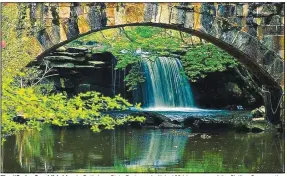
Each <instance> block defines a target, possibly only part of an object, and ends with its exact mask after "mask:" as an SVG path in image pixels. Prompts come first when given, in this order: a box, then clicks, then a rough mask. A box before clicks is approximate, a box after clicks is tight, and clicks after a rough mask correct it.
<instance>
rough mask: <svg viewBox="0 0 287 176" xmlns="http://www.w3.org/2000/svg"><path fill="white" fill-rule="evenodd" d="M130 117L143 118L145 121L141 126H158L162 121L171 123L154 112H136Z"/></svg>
mask: <svg viewBox="0 0 287 176" xmlns="http://www.w3.org/2000/svg"><path fill="white" fill-rule="evenodd" d="M130 115H131V116H143V117H145V118H146V120H145V122H144V123H143V125H148V126H149V125H154V126H159V125H160V124H161V123H163V122H164V121H166V122H170V121H171V120H170V119H169V118H167V117H166V116H164V115H161V114H159V113H156V112H136V113H132V114H130Z"/></svg>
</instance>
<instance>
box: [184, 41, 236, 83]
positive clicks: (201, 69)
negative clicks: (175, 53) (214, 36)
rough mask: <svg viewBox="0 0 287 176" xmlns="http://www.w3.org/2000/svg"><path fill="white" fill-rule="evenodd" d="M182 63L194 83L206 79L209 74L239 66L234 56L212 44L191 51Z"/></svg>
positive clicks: (199, 46)
mask: <svg viewBox="0 0 287 176" xmlns="http://www.w3.org/2000/svg"><path fill="white" fill-rule="evenodd" d="M181 61H182V65H183V68H184V70H185V73H186V75H187V76H188V78H189V79H190V80H191V81H193V82H195V81H196V80H198V79H201V78H204V77H206V75H207V73H211V72H216V71H219V72H222V71H225V70H227V69H228V68H233V67H235V66H236V65H237V64H238V62H236V60H234V59H233V58H232V56H230V55H229V54H227V53H225V52H224V51H222V50H220V49H219V48H217V47H216V46H214V45H212V44H204V45H198V46H196V47H193V48H191V49H189V50H188V52H187V54H186V55H185V56H183V57H182V58H181Z"/></svg>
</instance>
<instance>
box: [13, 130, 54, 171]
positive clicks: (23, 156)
mask: <svg viewBox="0 0 287 176" xmlns="http://www.w3.org/2000/svg"><path fill="white" fill-rule="evenodd" d="M42 130H43V131H38V130H26V131H21V132H20V133H17V134H16V146H17V152H18V159H19V163H20V165H21V166H22V167H23V166H24V167H31V166H33V164H35V162H36V161H34V159H35V158H37V159H43V160H44V162H48V161H49V160H51V159H52V158H53V156H54V137H53V133H52V131H51V129H50V128H49V127H47V126H46V127H44V128H42ZM42 133H44V134H45V135H41V134H42Z"/></svg>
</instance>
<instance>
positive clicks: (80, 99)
mask: <svg viewBox="0 0 287 176" xmlns="http://www.w3.org/2000/svg"><path fill="white" fill-rule="evenodd" d="M5 90H7V89H6V88H5ZM8 90H9V91H5V92H4V95H5V96H4V99H3V101H2V103H3V105H4V106H3V109H2V110H3V113H2V115H3V124H2V132H3V133H4V134H13V133H14V132H15V131H19V130H23V129H27V128H30V127H33V128H39V125H40V123H39V122H40V121H41V122H44V123H48V124H53V125H57V126H67V125H68V124H69V123H70V122H72V123H73V124H79V123H80V122H82V123H83V124H86V125H91V126H92V127H91V129H92V130H93V131H95V132H98V131H100V128H99V127H101V128H104V129H113V128H114V126H115V125H121V124H123V123H125V122H127V121H134V120H138V121H143V120H144V119H143V118H140V117H134V118H133V117H127V118H124V119H113V118H112V117H110V116H109V115H105V114H103V112H106V111H110V110H126V109H127V108H128V107H131V106H132V104H130V103H129V102H128V101H127V100H125V99H123V98H122V97H121V96H120V95H117V96H115V97H114V98H110V97H105V96H102V95H101V94H100V93H98V92H87V93H80V94H79V95H77V96H75V97H72V98H70V99H68V98H67V96H66V95H65V94H61V93H58V94H52V95H42V94H37V93H36V92H35V90H34V88H31V87H29V88H17V89H14V90H11V89H8ZM16 116H21V117H23V118H24V119H25V120H27V121H28V123H27V124H25V125H24V124H18V123H16V122H14V121H13V117H16Z"/></svg>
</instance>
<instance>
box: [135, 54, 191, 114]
mask: <svg viewBox="0 0 287 176" xmlns="http://www.w3.org/2000/svg"><path fill="white" fill-rule="evenodd" d="M141 67H142V70H143V72H144V76H145V78H146V80H145V82H144V83H143V84H141V86H140V88H139V89H138V90H137V91H136V94H137V95H138V96H140V97H141V102H143V106H144V107H146V108H151V109H167V108H168V109H172V108H175V109H179V108H192V107H194V105H195V104H194V100H193V95H192V91H191V87H190V84H189V82H188V80H187V78H186V77H185V76H184V75H182V73H181V71H182V70H183V68H182V65H181V63H180V61H179V60H178V59H176V58H167V57H159V58H156V59H155V60H154V61H151V60H149V59H147V58H143V59H142V66H141Z"/></svg>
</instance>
